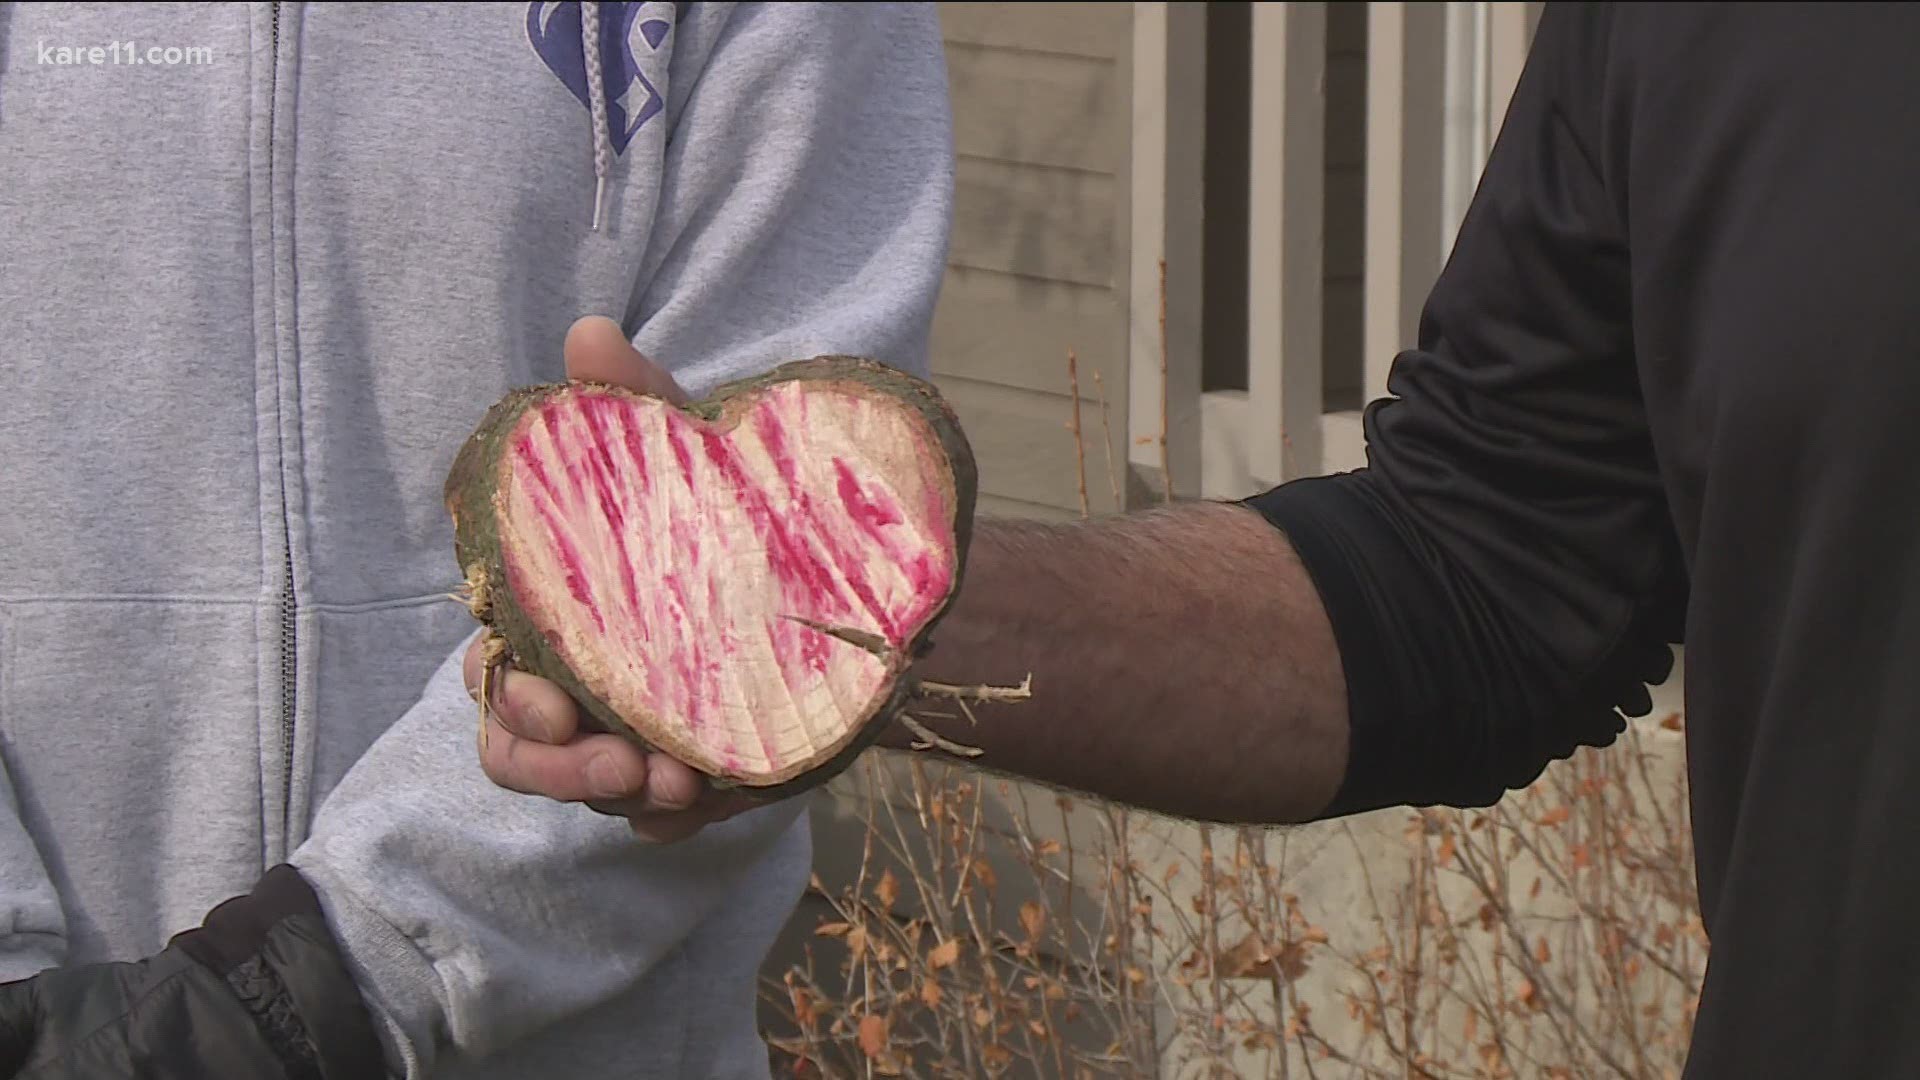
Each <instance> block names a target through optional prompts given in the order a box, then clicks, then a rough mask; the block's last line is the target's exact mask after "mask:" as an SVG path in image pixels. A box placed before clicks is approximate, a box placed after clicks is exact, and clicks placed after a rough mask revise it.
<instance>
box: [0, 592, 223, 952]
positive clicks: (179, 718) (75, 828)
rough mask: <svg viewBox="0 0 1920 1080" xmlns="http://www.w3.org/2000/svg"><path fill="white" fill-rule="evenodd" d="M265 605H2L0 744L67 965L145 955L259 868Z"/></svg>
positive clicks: (58, 601)
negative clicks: (261, 612)
mask: <svg viewBox="0 0 1920 1080" xmlns="http://www.w3.org/2000/svg"><path fill="white" fill-rule="evenodd" d="M256 610H257V609H256V606H255V605H253V604H251V603H247V602H218V601H185V600H149V599H139V598H130V599H102V600H91V599H89V600H69V599H48V600H28V601H15V602H12V603H10V604H7V605H4V606H3V607H0V616H3V617H0V626H4V628H5V630H6V637H5V641H4V648H5V650H6V651H5V654H4V656H5V661H6V668H5V671H4V673H3V674H0V745H3V746H4V748H5V754H6V765H7V767H8V770H9V772H10V777H11V780H12V788H13V791H12V794H13V795H14V796H15V797H16V805H17V807H18V810H19V818H20V821H21V822H22V824H23V825H24V826H25V831H26V833H27V834H28V835H29V836H31V838H32V841H33V844H34V846H35V847H37V849H38V852H39V855H40V857H41V859H42V860H43V862H44V865H45V869H46V871H47V875H48V877H49V878H50V879H51V881H52V883H53V886H54V887H55V889H57V890H58V893H59V895H60V896H61V898H62V900H63V902H64V905H63V906H64V908H65V912H66V922H67V934H68V946H69V957H68V959H69V961H70V962H74V963H86V962H92V961H96V960H102V959H109V958H114V959H124V958H131V957H135V956H140V955H145V954H146V953H150V952H152V951H154V950H156V949H158V948H160V947H161V946H163V945H165V943H166V938H167V937H168V936H169V935H170V934H171V933H173V932H175V931H178V930H181V929H185V928H186V927H188V926H191V925H193V924H195V923H197V922H198V921H199V920H200V919H201V918H202V917H203V916H204V915H205V914H206V912H207V909H208V908H209V907H211V906H212V905H213V904H215V903H218V902H219V901H220V900H223V899H225V898H226V897H228V896H230V895H232V894H234V893H236V892H244V891H245V890H246V888H247V887H248V886H249V885H251V884H252V882H253V880H254V879H255V878H257V877H258V876H259V873H260V870H261V866H260V860H261V801H260V800H261V786H260V776H261V739H260V721H259V711H258V709H257V707H256V702H257V701H258V695H259V678H260V675H259V668H258V657H259V655H260V653H259V649H258V647H257V641H258V632H259V631H258V628H257V626H256Z"/></svg>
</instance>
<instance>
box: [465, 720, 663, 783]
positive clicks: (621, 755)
mask: <svg viewBox="0 0 1920 1080" xmlns="http://www.w3.org/2000/svg"><path fill="white" fill-rule="evenodd" d="M488 723H489V724H492V725H493V727H492V729H491V731H490V732H489V737H488V738H487V740H486V745H485V746H484V747H482V748H481V751H480V767H481V768H482V769H483V770H484V771H485V772H486V774H487V778H488V779H489V780H492V781H493V782H494V783H495V784H498V785H500V786H501V787H503V788H506V789H507V790H509V791H517V792H520V793H521V794H523V795H542V796H545V797H547V798H549V799H554V800H557V801H559V802H589V801H593V800H603V801H604V800H637V799H639V798H640V797H641V796H642V794H643V793H644V792H645V790H646V786H647V772H648V770H647V758H646V755H645V754H642V753H641V752H640V750H639V749H638V748H637V747H635V746H634V745H633V744H632V743H630V742H628V741H627V740H625V739H622V738H620V737H619V736H616V735H588V736H585V737H584V738H579V739H575V740H574V741H572V742H570V743H567V744H566V745H565V746H549V745H547V744H545V743H540V742H535V741H534V740H532V739H523V738H520V737H519V736H516V735H515V734H514V733H513V732H511V731H508V730H507V729H506V728H504V727H501V726H500V725H499V724H498V723H497V722H496V721H493V720H489V721H488Z"/></svg>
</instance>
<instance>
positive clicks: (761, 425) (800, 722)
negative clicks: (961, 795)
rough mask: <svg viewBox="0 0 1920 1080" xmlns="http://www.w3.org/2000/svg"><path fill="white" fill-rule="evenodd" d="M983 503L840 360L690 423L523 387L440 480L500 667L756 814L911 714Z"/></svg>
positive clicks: (616, 395)
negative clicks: (753, 802) (498, 648)
mask: <svg viewBox="0 0 1920 1080" xmlns="http://www.w3.org/2000/svg"><path fill="white" fill-rule="evenodd" d="M974 499H975V469H974V464H973V457H972V453H971V451H970V449H969V447H968V445H967V442H966V439H965V437H964V435H963V434H962V432H961V430H960V427H959V424H958V422H957V421H956V419H955V417H954V415H953V413H952V411H951V410H950V408H949V407H948V406H947V404H946V403H945V402H944V401H943V400H942V398H941V397H940V395H939V394H938V392H937V391H935V390H934V388H933V387H932V386H930V385H929V384H927V383H925V382H924V381H922V380H919V379H916V378H913V377H911V376H909V375H906V374H904V373H902V372H899V371H897V370H895V369H892V368H889V367H886V366H884V365H880V364H877V363H873V362H870V361H865V360H859V359H854V358H848V357H821V358H817V359H814V360H807V361H799V362H796V363H790V364H787V365H784V366H782V367H780V368H778V369H776V370H774V371H772V372H770V373H768V374H766V375H763V376H760V377H757V378H753V379H748V380H743V381H740V382H737V383H733V384H730V385H728V386H725V387H722V388H720V389H719V390H717V391H715V392H714V393H713V394H712V395H710V396H708V397H707V398H705V399H704V400H702V401H699V402H695V403H693V404H690V405H685V406H676V405H673V404H671V403H669V402H667V401H664V400H662V399H660V398H656V397H651V396H646V395H642V394H638V393H634V392H632V391H628V390H624V389H621V388H617V387H611V386H603V385H599V384H593V383H579V382H574V383H567V384H563V385H549V386H538V387H531V388H528V389H524V390H519V391H516V392H514V393H513V394H510V395H508V396H507V397H506V398H505V399H503V400H502V401H501V402H499V403H498V404H496V405H495V406H494V407H493V409H492V410H490V411H489V412H488V414H487V416H486V418H485V419H484V420H483V421H482V423H481V424H480V427H479V429H478V430H477V431H476V432H475V434H474V435H473V437H472V438H471V439H470V440H469V441H468V442H467V444H466V446H465V447H463V449H462V450H461V453H460V455H459V457H458V459H457V460H456V461H455V463H454V467H453V470H452V472H451V474H450V475H449V477H448V480H447V504H448V509H449V511H450V512H451V513H452V515H453V518H454V523H455V528H456V546H457V554H458V557H459V559H460V565H461V566H462V567H463V568H464V569H465V570H466V572H467V578H468V581H467V584H468V587H469V589H470V590H471V591H472V593H473V595H474V597H475V598H476V600H477V602H476V603H474V605H473V606H474V610H475V614H476V615H477V616H479V617H480V618H482V619H483V620H484V621H485V622H486V624H487V626H488V628H489V632H490V633H491V634H495V635H498V637H499V638H500V639H502V640H503V641H504V643H505V649H506V652H507V654H508V655H510V656H511V658H512V663H513V664H514V666H516V667H519V668H521V669H523V670H527V671H531V672H533V673H534V674H537V675H541V676H543V677H546V678H549V679H552V680H554V681H555V682H557V683H559V684H560V685H561V686H562V687H563V688H564V689H566V690H567V691H568V692H569V693H571V694H572V695H573V696H574V697H575V698H576V699H577V700H579V701H580V702H581V703H582V705H583V706H584V707H585V708H586V710H587V711H588V713H589V714H590V715H591V716H592V717H593V718H594V719H595V720H596V721H597V723H598V725H599V726H600V727H602V728H604V729H606V730H609V731H614V732H617V733H621V734H626V735H629V736H632V737H634V738H636V739H638V740H639V741H640V742H642V743H643V744H645V745H646V746H648V747H650V748H653V749H657V750H660V751H662V752H665V753H668V754H671V755H672V756H674V757H676V758H678V759H680V760H682V761H684V762H686V763H688V764H689V765H691V766H693V767H694V768H696V769H699V770H700V771H702V772H704V773H706V774H708V775H709V776H711V777H712V778H714V780H715V781H716V782H719V783H721V784H724V785H728V786H739V787H747V788H756V789H762V790H765V791H768V792H769V793H777V792H778V791H779V790H780V789H782V788H787V787H795V786H806V785H811V784H813V783H818V782H819V781H820V780H822V779H825V778H826V777H828V776H831V775H832V774H833V773H835V772H837V771H839V769H840V768H843V767H844V766H845V765H846V764H847V763H848V762H849V761H851V759H852V757H853V756H854V755H856V754H857V753H858V752H859V751H860V750H861V749H863V748H864V747H865V746H866V745H867V744H868V742H870V740H871V737H872V735H873V734H875V733H876V730H877V728H878V727H879V724H880V723H881V722H882V721H883V720H884V719H885V718H886V717H887V716H888V715H890V714H892V713H894V712H896V711H897V710H898V709H899V707H900V706H901V705H902V704H903V702H904V699H905V697H906V696H907V694H908V693H909V692H910V690H911V689H912V682H911V679H910V677H909V675H908V670H909V667H910V665H911V664H912V662H913V660H914V659H915V657H916V656H917V655H918V654H919V653H920V652H921V651H922V649H923V648H924V647H925V645H926V643H927V640H928V636H929V632H930V631H931V629H932V628H933V626H934V624H935V623H936V622H938V620H939V619H940V617H941V616H942V615H943V614H944V613H945V610H946V607H947V604H948V601H949V599H950V598H951V597H952V595H953V594H954V592H955V590H957V589H958V587H959V585H960V577H961V572H962V569H963V567H964V565H965V560H966V547H967V541H968V537H969V532H970V526H971V522H972V516H973V509H974Z"/></svg>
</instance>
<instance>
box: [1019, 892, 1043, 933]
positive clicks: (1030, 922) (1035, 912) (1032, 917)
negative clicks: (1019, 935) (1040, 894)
mask: <svg viewBox="0 0 1920 1080" xmlns="http://www.w3.org/2000/svg"><path fill="white" fill-rule="evenodd" d="M1046 924H1047V913H1046V912H1045V911H1042V910H1041V908H1040V905H1039V904H1036V903H1034V902H1033V901H1031V900H1029V901H1027V902H1026V903H1024V904H1021V905H1020V926H1021V928H1022V929H1024V930H1025V931H1026V932H1027V938H1028V940H1032V939H1034V938H1037V937H1039V936H1040V930H1041V928H1042V927H1044V926H1045V925H1046Z"/></svg>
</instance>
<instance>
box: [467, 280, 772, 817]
mask: <svg viewBox="0 0 1920 1080" xmlns="http://www.w3.org/2000/svg"><path fill="white" fill-rule="evenodd" d="M564 350H565V357H566V364H567V377H568V378H570V379H576V380H581V381H587V382H600V383H608V384H611V385H615V386H624V387H626V388H628V389H630V390H638V391H640V392H642V393H648V394H655V395H658V396H660V397H663V398H666V399H667V400H669V401H673V402H676V403H684V402H685V401H686V400H687V395H686V393H685V392H684V391H682V390H681V389H680V387H679V385H678V384H676V383H675V382H674V381H673V377H672V376H670V375H668V374H667V373H666V372H665V371H662V370H661V369H660V368H659V367H658V366H657V365H655V364H654V363H653V362H652V361H651V360H648V359H647V358H646V357H645V356H642V355H640V353H639V352H638V351H636V350H635V349H634V347H633V346H632V344H631V343H629V342H628V341H627V336H626V334H625V332H624V331H622V330H621V329H620V325H619V324H618V323H616V322H614V321H613V320H611V319H606V318H601V317H598V316H590V317H588V318H584V319H581V320H580V321H578V322H576V323H574V324H573V327H572V329H570V330H569V331H567V340H566V344H565V347H564ZM480 672H481V659H480V653H479V646H478V644H477V643H476V644H475V646H474V647H472V648H469V649H468V650H467V655H466V672H465V677H466V683H467V692H468V693H469V694H472V695H474V697H475V699H476V700H477V699H478V697H479V693H480V690H479V687H480ZM493 687H494V688H493V695H494V700H493V708H492V709H491V710H489V719H488V721H487V737H486V740H485V743H484V749H483V750H482V751H481V755H480V764H481V767H482V768H483V769H485V770H486V774H487V776H488V778H490V779H491V780H492V781H493V782H494V783H496V784H499V785H500V786H501V787H504V788H507V789H509V790H512V791H518V792H522V793H524V794H528V795H544V796H546V797H547V798H550V799H557V800H560V801H562V802H580V803H585V804H587V805H588V806H590V807H592V808H593V809H595V810H598V811H599V812H601V813H603V814H611V815H614V816H617V817H624V818H626V819H627V820H628V822H629V823H631V825H632V827H633V832H634V835H636V836H638V837H640V838H641V839H643V840H648V841H651V842H654V843H673V842H675V841H679V840H684V839H686V838H687V837H689V836H692V835H693V834H695V833H697V832H699V831H700V830H701V829H702V828H705V827H706V826H708V825H710V824H713V823H714V822H716V821H722V820H725V819H726V818H729V817H732V816H734V815H735V814H738V813H740V812H742V811H744V810H747V809H750V808H752V807H753V806H754V805H755V803H754V802H753V801H752V800H750V799H748V798H746V797H745V796H740V795H730V794H727V793H725V792H722V791H720V790H718V789H715V788H713V787H711V786H709V785H708V783H707V781H706V778H705V777H704V776H702V775H701V774H700V773H698V772H695V771H694V770H693V769H692V768H690V767H688V766H687V765H685V764H683V763H681V762H680V761H677V760H675V759H673V758H671V757H668V756H667V755H665V754H649V753H644V752H642V751H641V750H640V749H639V748H637V747H635V746H634V745H633V743H632V742H630V741H628V740H626V739H624V738H621V737H620V736H617V735H607V734H598V733H582V731H581V723H580V707H579V706H578V705H577V704H575V703H574V701H573V699H572V698H571V697H569V696H567V693H566V691H564V690H562V689H560V687H559V686H557V685H555V684H554V683H552V682H549V681H547V680H546V679H542V678H538V677H536V676H533V675H529V674H527V673H526V672H523V671H508V672H506V673H505V677H504V678H501V679H498V680H496V681H495V682H494V684H493Z"/></svg>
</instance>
